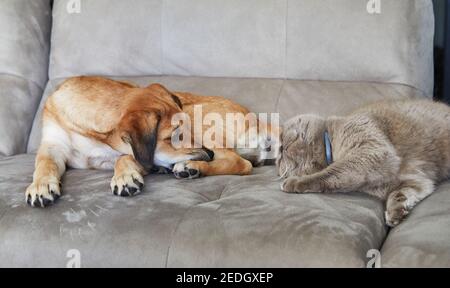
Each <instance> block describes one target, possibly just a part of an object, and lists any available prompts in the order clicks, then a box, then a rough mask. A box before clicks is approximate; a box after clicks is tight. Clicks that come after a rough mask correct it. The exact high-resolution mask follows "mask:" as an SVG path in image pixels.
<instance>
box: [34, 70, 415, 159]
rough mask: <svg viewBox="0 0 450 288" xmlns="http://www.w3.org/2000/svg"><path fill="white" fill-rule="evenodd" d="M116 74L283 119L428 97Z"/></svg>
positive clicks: (344, 87) (372, 86)
mask: <svg viewBox="0 0 450 288" xmlns="http://www.w3.org/2000/svg"><path fill="white" fill-rule="evenodd" d="M113 78H115V79H121V80H127V81H131V82H134V83H136V84H139V85H141V86H146V85H149V84H150V83H162V84H164V85H166V86H167V88H169V89H171V90H174V91H189V92H192V93H198V94H201V95H220V96H224V97H227V98H230V99H232V100H234V101H236V102H237V103H240V104H242V105H244V106H246V107H248V108H249V109H250V110H251V111H253V112H266V113H273V112H275V113H276V112H278V113H280V120H281V121H284V120H286V119H287V118H290V117H293V116H295V115H298V114H301V113H318V114H320V115H324V116H327V115H334V114H337V115H342V114H345V113H348V112H350V111H351V110H352V109H355V108H358V107H360V106H361V105H364V104H367V103H370V102H374V101H378V100H382V99H406V98H410V97H423V94H422V93H421V92H420V91H418V90H417V89H414V88H411V87H408V86H405V85H398V84H382V83H367V82H328V81H302V80H279V79H249V78H205V77H177V76H159V77H158V76H155V77H113ZM63 80H64V79H54V80H50V81H49V83H48V85H47V88H46V89H45V92H44V96H43V97H42V101H41V106H40V108H39V110H38V113H37V114H36V118H35V121H34V124H33V130H32V132H31V135H30V141H29V144H28V151H29V152H35V151H37V148H38V146H39V141H40V138H41V126H42V125H41V124H42V123H41V119H42V117H41V116H42V115H41V114H42V113H41V112H42V107H43V105H44V103H45V100H46V99H47V97H48V95H50V94H51V93H52V92H53V91H54V89H55V87H57V86H58V84H59V83H61V81H63ZM324 103H326V105H325V104H324Z"/></svg>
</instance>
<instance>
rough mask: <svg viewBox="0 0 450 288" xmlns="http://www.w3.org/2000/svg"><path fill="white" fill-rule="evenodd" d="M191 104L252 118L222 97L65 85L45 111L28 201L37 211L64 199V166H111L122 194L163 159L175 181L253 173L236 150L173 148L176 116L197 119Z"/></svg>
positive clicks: (108, 83)
mask: <svg viewBox="0 0 450 288" xmlns="http://www.w3.org/2000/svg"><path fill="white" fill-rule="evenodd" d="M194 105H202V108H203V112H204V113H208V112H215V113H219V114H221V115H225V113H228V112H233V113H236V112H238V113H244V114H245V113H247V112H248V111H247V109H245V108H244V107H242V106H240V105H238V104H236V103H233V102H231V101H229V100H227V99H225V98H222V97H205V96H198V95H193V94H189V93H172V92H170V91H169V90H167V89H166V88H165V87H163V86H162V85H160V84H153V85H150V86H148V87H144V88H140V87H138V86H136V85H134V84H130V83H127V82H122V81H114V80H110V79H106V78H101V77H85V76H82V77H74V78H70V79H68V80H66V81H65V82H64V83H62V85H60V86H59V87H58V89H57V90H56V91H55V92H54V93H53V94H52V95H51V96H50V97H49V98H48V100H47V102H46V104H45V107H44V112H43V113H44V114H43V137H42V142H41V145H40V148H39V150H38V154H37V157H36V169H35V172H34V177H33V183H32V184H31V185H30V186H29V187H28V189H27V191H26V199H27V202H28V203H29V204H30V205H32V206H40V207H45V206H47V205H50V204H51V203H53V202H54V201H55V200H56V199H57V198H58V197H59V196H60V194H61V191H60V190H61V188H60V185H59V183H60V179H61V176H62V175H63V173H64V171H65V169H66V165H67V166H71V167H73V168H81V169H85V168H90V169H110V168H112V167H114V177H113V179H112V181H111V190H112V192H113V193H114V194H115V195H120V196H132V195H134V194H137V193H139V192H140V191H141V189H142V186H143V178H142V175H145V174H146V173H147V172H149V171H150V170H151V169H152V168H153V166H154V162H158V161H159V162H161V163H162V164H164V165H163V166H166V167H167V168H170V167H169V166H173V165H175V166H174V167H173V170H174V174H175V175H176V176H177V177H178V178H195V177H198V176H200V175H204V176H208V175H224V174H235V175H247V174H250V173H251V171H252V164H251V163H250V162H249V161H248V160H245V159H244V158H242V157H241V156H240V155H239V154H238V153H236V151H235V150H234V149H215V148H213V147H203V148H192V149H191V148H181V149H174V148H173V146H172V145H171V136H172V133H173V132H174V130H175V128H176V127H173V126H172V123H171V120H172V116H174V115H175V114H176V113H180V112H184V113H187V114H189V115H190V116H191V118H193V115H192V113H193V106H194ZM246 128H247V129H248V128H249V127H246ZM192 135H194V134H193V133H192ZM208 148H210V149H208ZM211 150H213V151H211ZM155 155H156V156H155ZM155 157H156V158H155ZM158 165H159V164H158Z"/></svg>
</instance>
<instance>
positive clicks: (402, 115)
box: [277, 100, 450, 227]
mask: <svg viewBox="0 0 450 288" xmlns="http://www.w3.org/2000/svg"><path fill="white" fill-rule="evenodd" d="M281 143H282V145H281V147H280V153H279V156H278V158H277V166H278V172H279V175H280V176H281V177H282V178H285V179H284V182H283V183H282V185H281V189H282V190H283V191H285V192H288V193H322V192H325V193H334V192H350V191H360V192H364V193H367V194H370V195H373V196H376V197H378V198H380V199H382V200H384V201H386V213H385V217H386V223H387V225H389V226H392V227H393V226H396V225H398V224H399V223H400V222H401V221H402V220H403V219H404V218H405V217H406V216H407V215H408V213H409V212H410V211H411V210H412V209H413V208H414V206H416V205H417V204H418V203H419V202H420V201H422V200H423V199H424V198H426V197H427V196H429V195H430V194H431V193H433V191H434V190H435V185H436V184H437V183H439V182H440V181H443V180H445V179H447V178H448V177H449V176H450V107H448V106H447V105H445V104H442V103H437V102H433V101H431V100H406V101H385V102H378V103H375V104H371V105H369V106H366V107H363V108H361V109H358V110H356V111H354V112H353V113H351V114H349V115H348V116H346V117H329V118H321V117H319V116H315V115H300V116H298V117H295V118H293V119H291V120H289V121H288V122H287V123H286V124H285V125H284V128H283V132H282V135H281Z"/></svg>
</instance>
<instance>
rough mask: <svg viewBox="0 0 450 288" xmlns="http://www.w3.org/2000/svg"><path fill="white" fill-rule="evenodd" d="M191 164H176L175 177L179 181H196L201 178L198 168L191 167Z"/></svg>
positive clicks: (174, 168)
mask: <svg viewBox="0 0 450 288" xmlns="http://www.w3.org/2000/svg"><path fill="white" fill-rule="evenodd" d="M191 165H192V164H190V163H189V162H187V163H186V162H181V163H177V164H175V166H174V167H173V169H172V171H173V175H175V177H176V178H178V179H195V178H199V177H200V171H199V170H198V169H196V168H193V167H190V166H191Z"/></svg>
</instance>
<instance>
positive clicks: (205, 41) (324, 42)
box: [50, 0, 434, 95]
mask: <svg viewBox="0 0 450 288" xmlns="http://www.w3.org/2000/svg"><path fill="white" fill-rule="evenodd" d="M372 2H374V3H376V2H378V0H245V1H242V0H226V1H225V0H127V1H123V0H55V5H54V10H53V16H54V18H53V20H54V25H53V34H52V51H51V65H50V78H61V77H68V76H73V75H80V74H100V75H109V76H135V75H159V74H168V75H189V76H223V77H274V78H293V79H320V80H340V81H377V82H390V83H401V84H406V85H410V86H413V87H415V88H418V89H420V90H422V91H423V92H425V93H426V94H430V95H431V93H432V87H433V57H432V55H433V34H434V33H433V32H434V16H433V7H432V1H431V0H379V2H380V3H381V11H380V12H381V13H379V14H378V13H377V9H374V8H376V5H375V4H374V5H375V6H373V5H371V3H372ZM78 3H79V4H80V5H79V6H78ZM78 8H79V9H78ZM369 8H370V9H369ZM77 12H79V13H77ZM373 12H374V13H373Z"/></svg>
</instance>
